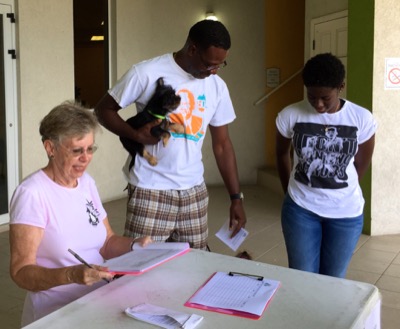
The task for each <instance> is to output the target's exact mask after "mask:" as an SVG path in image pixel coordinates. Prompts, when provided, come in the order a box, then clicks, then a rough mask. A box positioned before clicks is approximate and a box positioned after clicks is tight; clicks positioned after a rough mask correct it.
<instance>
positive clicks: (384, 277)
mask: <svg viewBox="0 0 400 329" xmlns="http://www.w3.org/2000/svg"><path fill="white" fill-rule="evenodd" d="M209 192H210V208H209V227H210V239H209V245H210V248H211V250H212V251H213V252H218V253H223V254H228V255H234V254H235V253H234V252H232V251H231V250H230V249H229V248H227V247H226V246H225V245H224V244H223V243H222V242H220V241H219V239H218V238H216V237H215V236H214V234H215V232H216V231H217V230H218V229H219V228H220V227H221V226H222V224H223V222H224V221H225V220H227V218H228V206H229V201H228V200H227V199H228V198H227V194H226V192H225V189H224V188H223V187H209ZM243 192H244V193H245V200H244V202H245V209H246V214H247V218H248V224H247V226H246V229H247V230H248V231H249V232H250V235H249V237H248V238H247V239H246V241H245V242H244V244H243V246H242V248H241V250H246V251H248V252H249V253H250V254H251V255H252V256H253V258H254V259H255V260H257V261H261V262H266V263H270V264H275V265H280V266H285V267H286V266H287V257H286V251H285V246H284V242H283V237H282V233H281V228H280V222H279V212H280V203H281V198H282V197H281V195H280V194H279V193H276V192H271V191H270V190H268V189H266V188H265V187H261V186H245V187H243ZM125 204H126V200H125V199H122V200H117V201H113V202H109V203H106V204H105V207H106V210H107V211H108V215H109V218H110V221H111V224H112V226H113V228H114V230H115V231H116V232H118V233H121V232H122V228H123V224H124V217H125V215H124V214H125ZM0 229H1V228H0ZM2 229H3V230H4V229H5V228H4V227H3V228H2ZM0 255H1V258H0V291H1V293H0V326H1V328H7V329H13V328H19V325H18V324H19V319H20V314H21V309H22V304H23V299H24V294H25V293H24V291H22V290H21V289H19V288H17V287H16V286H15V285H14V283H13V282H12V281H11V279H10V277H9V274H8V266H9V246H8V232H3V233H0ZM347 277H348V278H349V279H351V280H357V281H363V282H368V283H372V284H375V285H376V286H377V287H378V288H379V289H380V292H381V294H382V305H383V306H382V328H383V329H398V328H400V234H399V235H392V236H379V237H369V236H365V235H363V236H362V237H361V239H360V241H359V244H358V247H357V250H356V252H355V254H354V257H353V259H352V261H351V264H350V268H349V271H348V275H347ZM330 327H331V326H329V325H327V327H326V328H330ZM288 329H292V328H288ZM321 329H325V328H321Z"/></svg>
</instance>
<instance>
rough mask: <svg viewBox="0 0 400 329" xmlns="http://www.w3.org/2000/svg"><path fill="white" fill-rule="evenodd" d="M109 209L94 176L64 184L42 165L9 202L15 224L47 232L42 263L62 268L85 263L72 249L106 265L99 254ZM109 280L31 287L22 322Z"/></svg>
mask: <svg viewBox="0 0 400 329" xmlns="http://www.w3.org/2000/svg"><path fill="white" fill-rule="evenodd" d="M106 216H107V214H106V212H105V210H104V208H103V205H102V203H101V201H100V197H99V194H98V191H97V188H96V185H95V182H94V180H93V179H92V178H91V177H90V176H89V175H88V174H86V173H85V174H84V175H83V176H82V177H81V178H79V179H78V186H77V187H76V188H66V187H62V186H60V185H58V184H56V183H55V182H53V181H52V180H51V179H50V178H49V177H48V176H47V175H46V174H45V173H44V172H43V171H42V170H39V171H37V172H35V173H33V174H31V175H30V176H28V177H27V178H25V179H24V181H23V182H22V183H21V184H20V185H19V186H18V187H17V189H16V190H15V192H14V194H13V197H12V199H11V205H10V218H11V221H10V224H11V225H14V224H26V225H32V226H36V227H40V228H43V230H44V235H43V239H42V241H41V242H40V245H39V247H38V250H37V258H36V262H37V265H40V266H44V267H48V268H58V267H64V266H70V265H76V264H80V263H79V261H78V260H77V259H75V258H74V257H73V256H72V255H71V254H70V253H69V252H68V248H71V249H72V250H73V251H75V252H76V253H78V254H79V255H80V256H81V257H82V258H83V259H85V260H86V261H87V262H88V263H89V264H101V263H103V258H102V256H101V255H100V253H99V250H100V248H101V247H102V246H103V244H104V242H105V239H106V228H105V226H104V225H103V220H104V219H105V218H106ZM103 284H104V283H103V282H101V283H98V284H96V285H93V286H90V287H88V286H84V285H78V284H69V285H63V286H58V287H54V288H52V289H49V290H46V291H40V292H28V293H27V296H26V299H25V305H24V311H23V315H22V325H27V324H28V323H30V322H32V321H35V320H37V319H39V318H41V317H43V316H45V315H46V314H48V313H51V312H53V311H55V310H57V309H59V308H60V307H62V306H64V305H66V304H68V303H69V302H71V301H73V300H75V299H77V298H79V297H81V296H83V295H85V294H87V293H88V292H90V291H92V290H94V289H96V288H98V287H99V286H101V285H103Z"/></svg>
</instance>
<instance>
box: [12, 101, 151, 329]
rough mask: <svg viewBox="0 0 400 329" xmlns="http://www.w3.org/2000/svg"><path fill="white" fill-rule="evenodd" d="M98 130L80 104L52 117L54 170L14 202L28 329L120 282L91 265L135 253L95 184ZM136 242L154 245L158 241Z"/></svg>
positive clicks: (45, 135) (31, 182) (15, 259)
mask: <svg viewBox="0 0 400 329" xmlns="http://www.w3.org/2000/svg"><path fill="white" fill-rule="evenodd" d="M98 127H99V125H98V122H97V120H96V117H95V116H94V115H93V114H92V112H90V111H89V110H88V109H85V108H83V107H81V106H80V105H78V104H75V103H72V102H66V103H63V104H61V105H59V106H57V107H55V108H54V109H53V110H52V111H50V113H49V114H47V115H46V116H45V117H44V118H43V120H42V122H41V124H40V129H39V131H40V134H41V136H42V141H43V146H44V149H45V151H46V153H47V157H48V159H49V160H48V163H47V165H46V166H45V167H44V168H42V169H39V170H38V171H36V172H34V173H33V174H31V175H30V176H28V177H26V178H25V179H24V180H23V182H22V183H21V184H20V185H19V186H18V187H17V189H16V190H15V192H14V195H13V197H12V200H11V207H10V217H11V221H10V246H11V265H10V273H11V277H12V279H13V280H14V281H15V282H16V284H17V285H18V286H19V287H21V288H23V289H26V290H28V293H27V296H26V299H25V305H24V310H23V315H22V325H23V326H24V325H27V324H29V323H30V322H32V321H35V320H37V319H39V318H41V317H43V316H45V315H46V314H48V313H50V312H52V311H55V310H57V309H58V308H60V307H62V306H64V305H66V304H67V303H69V302H71V301H73V300H75V299H77V298H79V297H81V296H83V295H85V294H87V293H88V292H90V291H92V290H94V289H96V288H98V287H100V286H102V285H104V284H106V283H105V281H107V280H111V279H112V278H113V275H112V274H111V273H109V272H107V268H104V267H101V266H98V265H89V264H101V263H103V261H104V259H109V258H113V257H116V256H119V255H121V254H123V253H126V252H128V251H130V250H131V248H132V245H133V242H134V239H132V238H129V237H122V236H117V235H116V234H115V233H114V232H113V230H112V229H111V227H110V224H109V222H108V219H107V214H106V212H105V210H104V208H103V205H102V203H101V201H100V197H99V194H98V191H97V188H96V185H95V182H94V180H93V178H91V177H90V176H89V174H87V173H86V172H85V171H86V168H87V166H88V165H89V163H90V161H91V160H92V158H93V154H94V152H95V151H96V149H97V146H96V145H95V144H94V141H95V132H96V130H97V129H98ZM135 242H139V243H141V244H142V245H146V244H148V243H149V242H151V239H150V238H149V237H141V238H138V239H136V241H135ZM68 249H71V250H73V251H75V252H76V253H77V254H79V255H80V256H81V257H82V258H83V259H84V260H86V261H87V262H88V265H89V266H86V265H84V264H81V263H80V262H79V261H78V260H77V259H76V258H75V257H74V256H73V255H72V254H71V253H69V252H68Z"/></svg>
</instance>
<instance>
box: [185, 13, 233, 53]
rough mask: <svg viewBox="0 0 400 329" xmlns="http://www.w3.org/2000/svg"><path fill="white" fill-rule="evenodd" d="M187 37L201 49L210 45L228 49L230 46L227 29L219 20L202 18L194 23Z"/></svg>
mask: <svg viewBox="0 0 400 329" xmlns="http://www.w3.org/2000/svg"><path fill="white" fill-rule="evenodd" d="M188 38H189V39H190V40H191V41H192V42H193V43H195V44H196V45H197V46H199V47H200V48H202V49H207V48H209V47H211V46H214V47H217V48H222V49H225V50H228V49H229V48H230V47H231V37H230V35H229V32H228V30H227V29H226V27H225V26H224V24H222V23H221V22H219V21H213V20H207V19H205V20H203V21H200V22H197V23H196V24H194V25H193V26H192V27H191V29H190V31H189V36H188Z"/></svg>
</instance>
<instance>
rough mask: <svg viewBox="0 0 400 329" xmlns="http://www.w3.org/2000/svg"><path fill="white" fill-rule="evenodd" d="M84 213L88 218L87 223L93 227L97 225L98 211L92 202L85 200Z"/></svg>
mask: <svg viewBox="0 0 400 329" xmlns="http://www.w3.org/2000/svg"><path fill="white" fill-rule="evenodd" d="M86 213H87V214H88V216H89V223H90V224H92V225H93V226H97V224H99V216H100V213H99V211H98V210H97V209H96V208H95V207H94V205H93V201H88V200H86Z"/></svg>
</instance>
